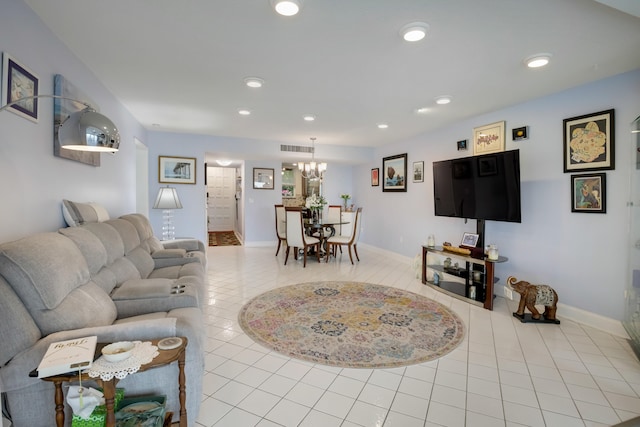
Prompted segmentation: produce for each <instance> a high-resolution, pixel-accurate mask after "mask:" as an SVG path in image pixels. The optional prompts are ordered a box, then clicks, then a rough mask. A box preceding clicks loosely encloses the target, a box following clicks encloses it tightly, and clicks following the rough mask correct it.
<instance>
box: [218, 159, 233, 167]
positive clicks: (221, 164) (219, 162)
mask: <svg viewBox="0 0 640 427" xmlns="http://www.w3.org/2000/svg"><path fill="white" fill-rule="evenodd" d="M216 163H217V164H219V165H220V166H229V165H230V164H231V160H224V159H223V160H216Z"/></svg>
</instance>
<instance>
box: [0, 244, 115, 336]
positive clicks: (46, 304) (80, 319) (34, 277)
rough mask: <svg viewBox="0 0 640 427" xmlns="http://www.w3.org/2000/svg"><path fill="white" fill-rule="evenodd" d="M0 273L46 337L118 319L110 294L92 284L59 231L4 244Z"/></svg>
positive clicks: (83, 262)
mask: <svg viewBox="0 0 640 427" xmlns="http://www.w3.org/2000/svg"><path fill="white" fill-rule="evenodd" d="M0 272H1V274H2V276H3V277H4V278H5V280H6V281H7V283H9V285H10V286H11V287H12V288H13V290H14V291H15V293H16V294H17V295H18V296H19V297H20V299H21V300H22V301H23V303H24V305H25V307H26V308H27V310H28V311H29V313H30V314H31V317H32V318H33V320H34V321H35V323H36V325H38V328H39V329H40V331H41V332H42V334H43V335H48V334H50V333H53V332H56V331H61V330H68V329H75V328H82V327H85V326H99V325H109V324H111V323H112V322H113V321H114V320H115V318H116V309H115V305H114V304H113V301H111V298H109V295H108V294H107V293H106V292H104V290H102V289H101V288H100V287H98V285H96V284H95V283H92V282H89V267H88V265H87V262H86V260H85V258H84V257H83V256H82V253H81V252H80V249H78V247H77V246H76V245H75V243H73V241H72V240H71V239H69V238H67V237H65V236H63V235H62V234H60V233H39V234H34V235H31V236H28V237H25V238H23V239H20V240H16V241H14V242H9V243H5V244H3V245H0Z"/></svg>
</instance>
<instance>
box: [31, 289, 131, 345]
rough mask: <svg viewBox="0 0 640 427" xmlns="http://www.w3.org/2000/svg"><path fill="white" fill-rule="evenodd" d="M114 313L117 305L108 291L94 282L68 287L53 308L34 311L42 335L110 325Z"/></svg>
mask: <svg viewBox="0 0 640 427" xmlns="http://www.w3.org/2000/svg"><path fill="white" fill-rule="evenodd" d="M117 316H118V312H117V310H116V306H115V304H114V303H113V301H112V300H111V298H109V295H107V293H106V292H105V291H104V290H102V289H101V288H100V287H99V286H98V285H96V284H95V283H93V282H89V283H87V284H85V285H82V286H80V287H78V288H76V289H74V290H73V291H71V292H70V293H69V295H67V297H66V298H65V299H64V300H62V302H61V303H60V305H58V306H57V307H56V308H54V309H52V310H42V311H40V312H38V313H37V314H34V318H35V320H36V322H37V323H38V326H39V327H40V330H41V331H42V334H43V335H48V334H52V333H54V332H58V331H68V330H72V329H81V328H86V327H90V326H106V325H110V324H112V323H113V322H114V320H116V318H117Z"/></svg>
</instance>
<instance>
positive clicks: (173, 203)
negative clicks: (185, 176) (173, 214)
mask: <svg viewBox="0 0 640 427" xmlns="http://www.w3.org/2000/svg"><path fill="white" fill-rule="evenodd" d="M153 209H182V203H180V198H179V197H178V191H177V190H176V189H175V188H173V187H162V188H160V190H158V196H157V197H156V202H155V203H154V204H153Z"/></svg>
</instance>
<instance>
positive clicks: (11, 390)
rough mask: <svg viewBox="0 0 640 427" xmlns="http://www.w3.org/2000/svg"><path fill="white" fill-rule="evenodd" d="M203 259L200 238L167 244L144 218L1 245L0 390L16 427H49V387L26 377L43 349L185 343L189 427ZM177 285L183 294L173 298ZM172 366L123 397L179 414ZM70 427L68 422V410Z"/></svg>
mask: <svg viewBox="0 0 640 427" xmlns="http://www.w3.org/2000/svg"><path fill="white" fill-rule="evenodd" d="M205 278H206V253H205V247H204V245H203V244H202V242H199V241H197V240H182V241H172V242H170V243H168V244H165V245H163V244H162V242H160V241H159V240H158V239H157V238H155V237H154V236H153V230H152V228H151V226H150V224H149V221H148V220H147V218H146V217H144V216H143V215H139V214H131V215H124V216H122V217H120V218H118V219H111V220H107V221H104V222H87V223H84V224H82V225H79V226H76V227H67V228H64V229H61V230H58V232H49V233H39V234H34V235H31V236H28V237H25V238H22V239H20V240H17V241H13V242H8V243H4V244H0V390H1V391H2V398H3V410H4V411H5V416H8V417H10V419H11V420H12V422H13V426H14V427H23V426H24V427H37V426H49V425H54V420H55V408H54V388H53V384H52V383H50V382H46V381H42V380H40V379H38V378H32V377H30V376H29V372H30V371H32V370H33V369H34V368H36V367H37V366H38V364H39V362H40V359H41V358H42V356H43V355H44V353H45V351H46V349H47V348H48V346H49V344H50V343H52V342H55V341H63V340H68V339H73V338H79V337H84V336H89V335H97V336H98V341H99V342H114V341H122V340H142V341H144V340H151V339H158V338H164V337H170V336H185V337H187V338H188V339H189V344H188V347H187V354H186V366H185V369H186V386H187V414H188V418H189V425H190V426H193V425H195V419H196V417H197V414H198V410H199V406H200V400H201V386H202V376H203V374H204V336H205V331H204V322H203V313H202V303H203V301H205V299H204V295H205V283H206V280H205ZM176 285H180V286H181V287H182V289H181V290H182V292H181V293H174V292H175V291H173V292H172V290H173V289H174V288H175V286H176ZM177 378H178V367H177V364H176V363H173V364H171V365H168V366H164V367H160V368H156V369H153V370H150V371H146V372H142V373H136V374H134V375H130V376H128V377H127V378H125V379H123V380H121V381H120V383H119V384H118V387H123V388H124V389H125V390H126V394H127V395H133V396H135V395H148V394H163V395H167V410H169V411H173V412H174V421H175V420H177V418H178V416H179V401H178V382H177V381H178V380H177ZM66 411H67V422H69V421H68V420H69V419H70V413H69V409H68V408H66Z"/></svg>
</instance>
